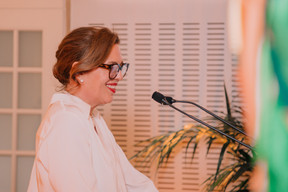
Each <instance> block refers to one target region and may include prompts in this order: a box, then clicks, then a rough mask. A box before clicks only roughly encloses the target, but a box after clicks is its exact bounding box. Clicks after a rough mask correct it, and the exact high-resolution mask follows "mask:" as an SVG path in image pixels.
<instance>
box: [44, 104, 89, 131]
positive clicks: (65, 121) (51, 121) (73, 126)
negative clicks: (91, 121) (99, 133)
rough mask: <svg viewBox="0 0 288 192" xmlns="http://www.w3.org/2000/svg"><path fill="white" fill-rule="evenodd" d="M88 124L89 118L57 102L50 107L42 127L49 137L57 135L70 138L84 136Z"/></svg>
mask: <svg viewBox="0 0 288 192" xmlns="http://www.w3.org/2000/svg"><path fill="white" fill-rule="evenodd" d="M87 123H88V118H85V115H84V114H81V112H80V111H79V110H78V111H77V109H75V107H73V106H69V105H63V104H62V103H61V102H56V103H53V104H52V105H50V106H49V109H48V111H47V113H46V115H45V116H44V118H43V121H42V124H41V127H43V131H44V132H46V134H45V135H47V136H48V135H50V134H56V133H57V134H60V135H62V134H65V135H66V136H68V135H77V134H83V133H84V132H83V131H84V130H85V128H86V129H87ZM67 134H68V135H67Z"/></svg>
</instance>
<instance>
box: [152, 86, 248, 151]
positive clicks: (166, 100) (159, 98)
mask: <svg viewBox="0 0 288 192" xmlns="http://www.w3.org/2000/svg"><path fill="white" fill-rule="evenodd" d="M152 99H154V100H155V101H156V102H158V103H160V104H162V105H169V106H170V107H171V108H173V109H175V110H176V111H179V112H180V113H182V114H184V115H186V116H188V117H190V118H191V119H193V120H194V121H197V122H198V123H200V124H202V125H204V126H206V127H208V128H210V129H212V130H214V131H216V132H218V133H220V134H221V135H224V136H226V137H227V138H229V139H231V140H233V141H235V142H237V143H239V144H241V145H243V146H245V147H247V148H249V149H251V150H252V147H251V146H250V145H247V144H245V143H243V142H241V141H239V140H237V139H235V138H234V137H231V136H230V135H228V134H226V133H224V132H222V131H220V130H218V129H216V128H215V127H213V126H211V125H209V124H207V123H205V122H203V121H202V120H200V119H198V118H196V117H194V116H192V115H189V114H187V113H185V112H184V111H182V110H180V109H178V108H177V107H175V106H173V105H172V104H173V103H175V102H182V103H190V104H193V105H195V106H197V107H199V108H200V109H201V110H203V111H205V112H206V113H208V114H210V115H212V116H213V117H215V118H216V119H218V120H220V121H222V122H223V123H225V124H226V125H229V126H230V127H232V128H233V129H235V130H237V131H239V132H240V133H243V134H245V133H244V132H243V131H242V130H239V129H237V128H236V127H235V126H233V125H231V124H230V123H228V122H226V121H225V120H224V119H222V118H220V117H219V116H217V115H216V114H214V113H212V112H211V111H209V110H207V109H205V108H204V107H202V106H200V105H198V104H196V103H193V102H188V101H176V100H175V99H173V98H172V97H165V96H164V95H163V94H161V93H159V92H157V91H155V92H154V93H153V95H152ZM245 135H246V134H245Z"/></svg>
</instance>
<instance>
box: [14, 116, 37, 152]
mask: <svg viewBox="0 0 288 192" xmlns="http://www.w3.org/2000/svg"><path fill="white" fill-rule="evenodd" d="M40 122H41V115H28V114H27V115H26V114H25V115H24V114H23V115H22V114H21V115H18V142H17V145H18V146H17V148H18V149H19V150H35V138H36V132H37V128H38V126H39V125H40Z"/></svg>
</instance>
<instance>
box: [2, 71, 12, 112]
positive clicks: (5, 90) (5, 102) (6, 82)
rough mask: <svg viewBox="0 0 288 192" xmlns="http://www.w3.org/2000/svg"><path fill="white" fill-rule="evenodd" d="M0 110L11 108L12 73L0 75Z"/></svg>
mask: <svg viewBox="0 0 288 192" xmlns="http://www.w3.org/2000/svg"><path fill="white" fill-rule="evenodd" d="M0 90H1V91H0V108H12V73H0Z"/></svg>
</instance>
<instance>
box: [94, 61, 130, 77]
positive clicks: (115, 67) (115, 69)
mask: <svg viewBox="0 0 288 192" xmlns="http://www.w3.org/2000/svg"><path fill="white" fill-rule="evenodd" d="M99 67H101V68H104V69H109V79H110V80H113V79H115V78H116V77H117V75H118V73H119V71H120V70H121V73H122V76H123V77H124V76H125V75H126V73H127V71H128V68H129V63H121V64H118V63H113V64H101V65H99Z"/></svg>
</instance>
